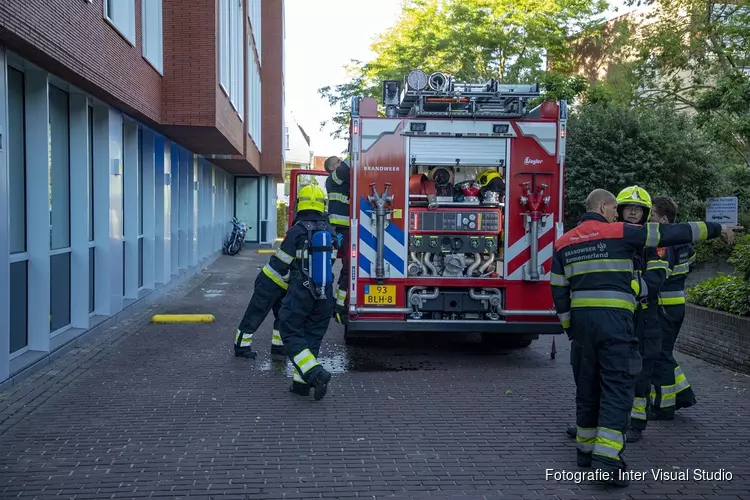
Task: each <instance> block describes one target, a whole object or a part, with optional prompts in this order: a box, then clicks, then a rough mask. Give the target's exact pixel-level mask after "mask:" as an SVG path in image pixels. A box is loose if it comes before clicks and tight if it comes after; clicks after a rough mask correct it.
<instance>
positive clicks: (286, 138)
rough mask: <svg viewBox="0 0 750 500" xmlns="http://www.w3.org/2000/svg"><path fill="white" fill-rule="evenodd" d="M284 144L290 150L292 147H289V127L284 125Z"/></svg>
mask: <svg viewBox="0 0 750 500" xmlns="http://www.w3.org/2000/svg"><path fill="white" fill-rule="evenodd" d="M284 145H285V146H286V148H285V149H286V150H287V151H289V149H291V148H290V147H289V127H284Z"/></svg>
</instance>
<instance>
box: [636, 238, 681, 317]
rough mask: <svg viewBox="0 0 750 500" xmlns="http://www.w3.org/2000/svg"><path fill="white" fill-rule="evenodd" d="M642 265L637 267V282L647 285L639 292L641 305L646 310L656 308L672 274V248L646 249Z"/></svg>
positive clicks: (643, 253) (642, 254) (641, 260)
mask: <svg viewBox="0 0 750 500" xmlns="http://www.w3.org/2000/svg"><path fill="white" fill-rule="evenodd" d="M641 256H642V258H640V259H638V260H639V261H640V262H641V264H640V266H638V267H636V276H635V280H636V281H637V282H638V283H639V285H640V284H641V283H644V284H645V287H644V290H643V291H639V292H640V293H638V296H639V298H640V301H639V302H640V304H641V306H642V307H643V308H644V309H645V308H647V307H654V306H656V304H657V302H658V298H659V292H660V290H661V289H662V287H663V286H664V283H666V281H667V279H668V278H669V276H670V274H671V273H672V261H673V258H672V250H671V247H659V248H644V249H643V251H642V252H641Z"/></svg>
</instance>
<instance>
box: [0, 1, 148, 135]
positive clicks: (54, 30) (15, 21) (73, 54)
mask: <svg viewBox="0 0 750 500" xmlns="http://www.w3.org/2000/svg"><path fill="white" fill-rule="evenodd" d="M135 32H136V40H135V43H136V45H135V47H133V46H131V45H130V44H129V43H128V42H127V41H125V39H124V38H123V37H122V36H120V34H119V33H118V32H116V31H115V30H114V28H112V27H111V26H110V25H109V24H108V23H107V22H105V21H104V5H103V3H102V0H94V2H93V3H87V2H85V1H84V0H0V42H2V43H3V44H5V45H6V46H7V47H8V48H9V49H10V50H12V51H14V52H17V53H18V54H19V55H21V56H22V57H24V58H26V59H28V60H30V61H32V62H35V63H37V64H39V65H40V66H43V67H45V68H46V69H48V70H49V71H50V72H51V73H53V74H56V75H58V76H59V77H60V78H63V79H65V80H67V81H68V82H69V83H71V84H73V85H75V86H77V87H79V88H81V89H82V90H84V91H86V92H88V93H90V94H92V95H94V96H95V97H97V98H99V99H101V100H102V101H104V102H107V103H109V104H111V105H113V106H116V107H118V108H120V109H122V110H123V111H125V112H126V113H129V114H131V115H133V116H135V117H136V118H138V119H140V120H142V121H144V122H146V123H148V124H151V125H153V124H154V123H155V122H159V121H160V119H161V76H160V75H159V73H158V72H157V71H156V70H155V69H153V68H152V67H151V65H150V64H148V62H146V60H145V59H143V57H142V50H141V0H136V1H135Z"/></svg>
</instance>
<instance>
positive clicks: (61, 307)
mask: <svg viewBox="0 0 750 500" xmlns="http://www.w3.org/2000/svg"><path fill="white" fill-rule="evenodd" d="M50 316H51V318H50V332H54V331H56V330H59V329H60V328H62V327H64V326H68V325H69V324H70V253H69V252H65V253H61V254H57V255H53V256H52V257H50Z"/></svg>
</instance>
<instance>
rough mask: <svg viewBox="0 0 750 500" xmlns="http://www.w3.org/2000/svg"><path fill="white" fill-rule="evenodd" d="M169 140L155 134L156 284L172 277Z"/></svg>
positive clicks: (165, 281) (167, 281) (164, 282)
mask: <svg viewBox="0 0 750 500" xmlns="http://www.w3.org/2000/svg"><path fill="white" fill-rule="evenodd" d="M169 150H170V145H169V141H167V140H165V139H164V137H162V136H160V135H155V136H154V185H155V193H154V201H155V209H154V210H155V213H156V217H155V220H154V228H155V229H154V230H155V232H156V238H155V251H154V256H155V260H156V271H155V273H156V277H155V278H154V280H155V284H162V285H163V284H166V283H169V281H170V279H172V278H171V277H172V268H171V261H172V235H171V229H170V228H171V224H170V222H171V218H172V215H171V210H170V206H171V203H172V191H171V187H170V184H171V179H170V176H171V175H170V167H171V159H170V158H171V156H170V154H169Z"/></svg>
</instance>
